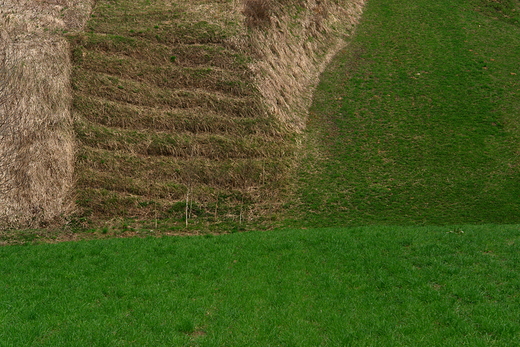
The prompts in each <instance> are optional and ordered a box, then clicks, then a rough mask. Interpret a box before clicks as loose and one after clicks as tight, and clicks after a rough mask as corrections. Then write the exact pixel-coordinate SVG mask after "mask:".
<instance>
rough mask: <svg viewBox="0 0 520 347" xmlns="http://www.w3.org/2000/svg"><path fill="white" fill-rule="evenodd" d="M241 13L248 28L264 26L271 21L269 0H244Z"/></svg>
mask: <svg viewBox="0 0 520 347" xmlns="http://www.w3.org/2000/svg"><path fill="white" fill-rule="evenodd" d="M243 6H244V9H243V10H242V13H243V14H244V16H245V23H246V25H247V26H248V27H250V28H258V27H265V26H267V25H269V24H270V23H271V12H272V4H271V0H244V2H243Z"/></svg>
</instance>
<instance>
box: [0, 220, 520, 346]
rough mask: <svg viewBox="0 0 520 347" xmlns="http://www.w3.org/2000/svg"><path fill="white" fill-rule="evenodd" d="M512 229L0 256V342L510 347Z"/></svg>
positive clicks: (89, 247) (514, 340)
mask: <svg viewBox="0 0 520 347" xmlns="http://www.w3.org/2000/svg"><path fill="white" fill-rule="evenodd" d="M519 247H520V227H519V226H492V225H488V226H461V227H459V228H452V227H450V228H448V227H415V228H411V227H410V228H402V227H370V228H367V227H363V228H350V229H313V230H285V231H276V232H265V233H260V232H257V233H242V234H233V235H223V236H218V237H189V238H179V237H176V238H146V239H138V238H134V239H112V240H95V241H88V242H86V241H82V242H76V243H60V244H54V245H49V244H42V245H34V246H8V247H2V248H0V264H1V266H0V288H1V290H0V323H1V324H0V336H1V337H2V338H1V339H0V346H53V347H55V346H148V345H154V346H275V345H276V346H280V345H281V346H461V345H467V346H490V345H497V346H516V345H518V344H519V343H520V323H519V322H520V311H518V309H517V308H518V307H519V305H520V297H519V296H518V292H519V290H520V267H519V266H520V265H519V264H520V259H519V257H520V248H519Z"/></svg>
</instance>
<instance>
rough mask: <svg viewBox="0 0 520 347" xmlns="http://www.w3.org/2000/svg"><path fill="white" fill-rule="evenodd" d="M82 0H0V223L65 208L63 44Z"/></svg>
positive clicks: (66, 65) (13, 224)
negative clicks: (64, 35) (64, 36)
mask: <svg viewBox="0 0 520 347" xmlns="http://www.w3.org/2000/svg"><path fill="white" fill-rule="evenodd" d="M89 12H90V8H89V2H88V1H78V0H75V1H70V0H69V1H65V0H61V1H59V0H54V1H35V0H33V1H29V0H25V1H23V0H13V1H5V0H4V1H0V35H1V43H0V75H1V76H2V77H4V79H3V80H2V84H1V87H0V102H1V104H0V116H1V119H2V121H1V122H0V125H1V127H2V128H1V129H0V168H1V169H2V175H1V179H2V181H1V182H0V183H1V185H2V188H3V189H2V190H1V192H0V227H1V228H20V227H39V226H42V225H48V224H50V223H53V222H55V221H58V220H59V219H60V217H61V216H63V215H65V214H66V213H68V212H69V211H70V209H71V207H72V203H71V195H70V192H71V187H72V177H73V163H74V137H73V133H72V124H71V117H70V104H71V93H70V83H69V81H70V59H69V56H70V55H69V45H68V43H67V41H66V40H65V39H64V38H62V37H61V36H60V35H59V34H58V33H59V32H60V31H61V30H70V29H78V28H80V27H81V26H82V25H83V24H84V20H85V19H86V16H85V15H86V14H88V13H89Z"/></svg>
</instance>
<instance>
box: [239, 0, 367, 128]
mask: <svg viewBox="0 0 520 347" xmlns="http://www.w3.org/2000/svg"><path fill="white" fill-rule="evenodd" d="M364 3H365V0H344V1H339V2H337V1H329V0H279V1H274V0H244V2H243V11H242V13H243V14H244V16H245V23H246V25H248V26H249V28H250V29H251V45H252V46H253V47H254V50H255V53H256V54H257V56H258V60H257V61H256V62H255V63H254V64H252V66H251V68H252V70H253V71H254V72H255V75H256V83H257V86H258V89H259V90H260V92H261V94H262V96H263V97H264V100H265V102H266V103H267V105H268V107H269V109H270V111H271V112H272V113H274V114H275V115H277V116H278V118H279V119H280V120H281V121H282V122H283V123H284V124H285V125H286V127H287V128H288V129H290V130H293V131H297V132H299V131H301V130H303V128H304V127H305V119H306V113H307V110H308V108H309V106H310V103H311V100H312V94H313V91H314V89H315V88H316V86H317V83H318V78H319V75H320V74H321V72H322V71H323V69H324V68H325V66H326V65H327V63H328V62H329V61H330V59H331V58H332V57H333V56H334V55H335V54H336V53H337V52H338V51H339V49H341V48H342V47H343V46H344V45H345V42H346V41H345V37H346V35H348V33H349V32H352V30H353V28H354V27H355V25H356V24H357V23H358V21H359V18H360V16H361V13H362V9H363V6H364Z"/></svg>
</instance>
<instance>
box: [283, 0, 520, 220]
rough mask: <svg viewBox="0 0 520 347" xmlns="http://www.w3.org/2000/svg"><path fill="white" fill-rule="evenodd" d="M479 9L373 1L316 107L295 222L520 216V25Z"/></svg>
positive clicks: (325, 82) (456, 3)
mask: <svg viewBox="0 0 520 347" xmlns="http://www.w3.org/2000/svg"><path fill="white" fill-rule="evenodd" d="M475 9H477V8H476V7H475V6H471V5H469V4H468V2H464V1H436V2H435V3H432V2H430V1H422V0H421V1H415V0H414V1H409V0H406V1H402V0H399V1H378V0H374V1H371V2H369V4H368V5H367V7H366V9H365V12H364V15H363V18H362V21H361V23H360V25H359V27H358V29H357V34H356V36H355V37H354V38H353V40H352V42H351V44H350V46H349V47H348V48H347V49H345V50H344V51H343V52H342V53H340V54H339V55H338V56H337V57H336V59H335V61H334V62H333V63H332V64H331V66H330V68H329V69H328V70H327V71H326V72H325V73H324V75H323V77H322V83H321V85H320V86H319V88H318V91H317V93H316V96H315V101H314V105H313V107H312V108H311V116H310V119H309V122H308V134H307V135H308V136H307V139H308V143H307V146H308V153H309V154H308V156H307V158H305V159H304V160H303V162H302V167H301V175H300V182H299V184H300V191H299V199H300V201H299V203H298V204H297V206H296V207H295V208H294V209H293V215H292V217H291V218H293V219H294V220H295V221H296V222H295V223H296V224H301V225H308V226H325V225H373V224H402V225H418V224H459V223H460V224H462V223H518V222H520V194H519V193H520V183H519V182H520V179H519V178H520V177H519V172H518V164H519V156H518V153H519V152H518V149H519V145H518V143H519V141H518V139H519V132H518V129H519V121H518V120H517V119H515V117H514V115H515V114H518V110H519V101H518V99H519V98H518V91H519V90H520V88H519V86H520V83H519V79H518V75H519V74H518V73H519V71H518V66H517V65H518V64H517V62H518V59H519V57H520V50H519V48H518V47H520V42H519V38H520V35H519V34H520V33H519V28H518V26H516V25H511V23H507V22H505V21H499V20H497V19H496V18H493V16H486V15H484V14H482V13H479V12H478V11H476V10H475ZM515 62H516V63H515ZM293 222H294V221H293Z"/></svg>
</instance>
